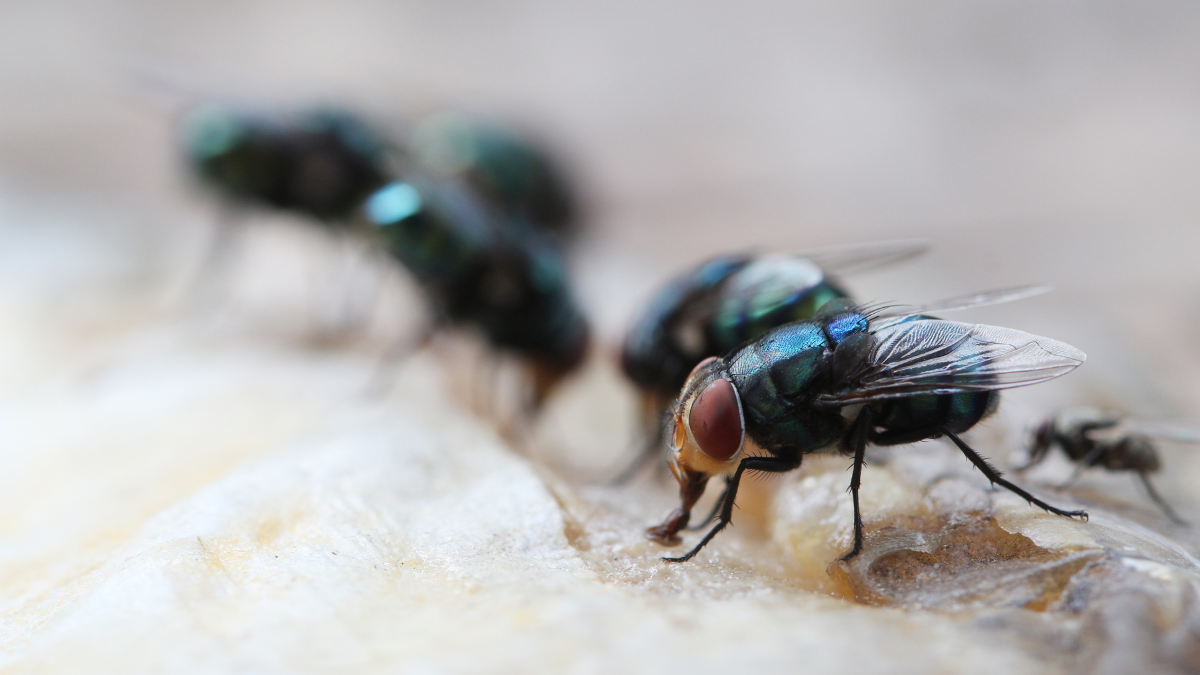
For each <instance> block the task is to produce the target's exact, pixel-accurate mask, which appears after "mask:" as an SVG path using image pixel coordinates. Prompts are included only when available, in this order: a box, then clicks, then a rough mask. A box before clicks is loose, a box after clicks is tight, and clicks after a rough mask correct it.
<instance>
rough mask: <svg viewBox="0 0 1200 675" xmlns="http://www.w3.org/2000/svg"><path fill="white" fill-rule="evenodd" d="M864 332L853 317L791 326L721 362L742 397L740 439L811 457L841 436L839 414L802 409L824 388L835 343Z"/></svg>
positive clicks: (861, 323)
mask: <svg viewBox="0 0 1200 675" xmlns="http://www.w3.org/2000/svg"><path fill="white" fill-rule="evenodd" d="M831 327H832V328H834V330H833V331H831V330H829V329H830V328H831ZM866 327H867V322H866V317H863V316H862V315H857V314H851V315H846V314H838V315H833V316H828V317H820V318H818V319H817V320H814V321H807V322H798V323H792V324H788V325H784V326H781V327H779V328H777V329H775V330H773V331H771V332H769V333H767V334H766V335H764V336H762V337H761V338H759V339H758V340H755V341H754V342H751V343H750V344H748V345H746V346H745V347H743V348H742V349H741V350H740V351H738V352H737V353H736V354H734V355H733V356H731V357H729V358H728V359H727V362H728V364H729V365H728V368H729V375H730V377H731V378H732V380H733V383H734V386H736V387H737V389H738V392H739V393H740V394H741V397H742V405H743V407H744V412H745V415H746V433H747V434H748V435H749V436H750V437H751V438H752V439H754V441H755V442H756V443H757V444H758V445H759V447H762V448H765V449H768V450H773V449H777V448H782V447H789V448H795V449H796V450H798V451H800V452H811V451H814V450H819V449H821V448H824V447H826V446H829V445H832V444H834V443H836V442H837V441H838V440H839V439H840V438H841V436H842V435H843V434H844V433H845V421H844V420H843V419H842V416H841V414H840V413H839V412H837V411H828V410H823V409H819V408H816V407H813V406H811V405H808V403H809V402H810V401H811V399H812V398H813V397H814V396H815V395H816V394H817V393H819V392H821V391H823V388H828V387H829V386H830V384H831V383H830V367H831V360H830V357H831V355H832V353H833V350H834V349H835V348H836V347H837V345H838V343H839V342H841V341H842V340H844V339H845V338H846V337H847V336H848V335H850V334H853V333H856V332H864V331H865V330H866Z"/></svg>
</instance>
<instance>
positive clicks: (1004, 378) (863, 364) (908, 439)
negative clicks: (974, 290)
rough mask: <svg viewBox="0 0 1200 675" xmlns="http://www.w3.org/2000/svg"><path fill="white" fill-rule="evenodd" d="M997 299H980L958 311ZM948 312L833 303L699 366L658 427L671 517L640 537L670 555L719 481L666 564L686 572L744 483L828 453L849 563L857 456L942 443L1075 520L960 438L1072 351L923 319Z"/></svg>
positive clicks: (1075, 356)
mask: <svg viewBox="0 0 1200 675" xmlns="http://www.w3.org/2000/svg"><path fill="white" fill-rule="evenodd" d="M1008 295H1011V293H1010V292H998V293H996V294H982V295H980V296H976V300H977V301H978V302H968V303H965V304H968V305H969V304H987V303H990V302H996V301H1000V300H1001V299H1003V298H1004V297H1005V296H1008ZM952 308H955V307H954V306H953V305H951V306H941V307H939V306H928V307H924V308H917V310H916V312H914V313H911V314H906V315H901V316H891V317H884V316H879V315H878V314H873V313H871V312H868V311H865V310H862V309H860V308H853V307H851V306H850V305H849V303H847V302H844V301H836V302H832V303H829V305H827V306H826V307H825V308H824V309H823V310H822V311H821V312H820V313H819V316H818V317H817V318H815V319H813V320H811V321H801V322H795V323H790V324H786V325H784V326H781V327H779V328H776V329H774V330H772V331H770V332H769V333H767V334H766V335H763V336H762V337H760V338H759V339H757V340H755V341H754V342H751V343H750V344H748V345H746V346H744V347H742V348H741V349H739V350H737V351H736V352H734V353H732V354H729V355H727V356H725V357H723V358H721V357H711V358H709V359H707V360H705V361H703V362H701V363H700V364H699V365H698V366H696V368H695V370H693V371H692V373H691V375H689V376H688V379H687V383H686V384H685V385H684V387H683V390H682V392H681V394H680V396H679V399H678V400H677V401H676V403H675V404H674V406H673V408H672V417H671V421H670V423H669V427H668V428H669V438H670V446H671V451H672V452H671V457H670V465H671V471H672V473H673V474H674V475H675V478H676V480H678V482H679V493H680V501H681V505H680V507H679V508H678V509H676V510H675V511H674V512H672V513H671V514H670V515H669V516H668V517H667V519H666V520H665V521H664V522H663V523H662V524H661V525H659V526H657V527H653V528H651V529H650V530H648V531H647V533H646V534H647V536H648V537H650V538H651V539H653V540H655V541H657V542H659V543H661V544H663V545H668V546H671V545H676V544H678V543H680V540H679V537H678V533H679V531H680V530H682V529H684V528H685V527H686V526H687V524H688V521H689V519H690V517H691V509H692V507H693V506H694V505H695V503H696V501H697V500H698V499H699V498H700V496H701V495H703V493H704V488H705V486H706V484H707V483H708V479H709V478H711V477H712V476H715V475H718V474H724V475H729V476H730V477H729V478H728V482H727V483H726V487H725V494H724V496H723V497H722V498H721V500H720V507H719V514H718V516H717V523H716V525H714V526H713V527H712V529H710V530H709V531H708V533H707V534H706V535H705V536H704V538H703V539H701V540H700V543H698V544H697V545H696V546H695V547H694V548H693V549H692V550H691V551H689V552H688V553H686V554H684V555H683V556H681V557H678V558H664V560H667V561H669V562H684V561H687V560H690V559H691V558H692V557H693V556H695V555H696V553H697V552H699V551H700V549H702V548H703V547H704V546H705V545H706V544H707V543H708V542H709V541H710V540H712V538H713V537H714V536H716V535H717V533H718V532H720V531H721V530H722V529H724V528H725V526H726V525H728V524H729V522H730V520H731V519H732V517H733V505H734V499H735V498H736V497H737V491H738V485H739V483H740V481H741V478H742V474H743V473H744V472H745V471H747V470H749V471H762V472H768V473H779V472H786V471H791V470H793V469H795V468H797V467H799V466H800V462H801V460H802V459H803V457H804V455H805V454H808V453H811V452H817V451H819V450H823V449H826V448H831V447H837V448H838V449H839V450H841V451H842V452H844V453H846V454H852V455H853V456H854V463H853V474H852V476H851V479H850V493H851V495H852V498H853V503H854V548H853V549H852V550H851V551H850V552H849V553H848V554H846V555H845V556H844V557H843V560H847V559H850V558H853V557H854V556H856V555H858V553H859V552H860V551H862V546H863V526H862V517H861V514H860V511H859V500H858V490H859V483H860V479H861V476H862V465H863V461H864V452H865V450H866V447H867V444H868V443H874V444H876V445H903V444H908V443H915V442H917V441H922V440H925V439H930V438H938V437H941V436H945V437H947V438H949V439H950V440H951V441H952V442H953V443H954V444H955V445H956V446H958V448H959V450H961V451H962V453H963V454H964V455H966V457H967V459H969V460H970V461H971V463H972V464H974V465H975V466H976V467H977V468H978V469H979V470H980V471H982V472H983V474H984V476H986V477H987V478H988V480H989V481H991V482H992V483H994V484H998V485H1001V486H1003V487H1005V488H1007V489H1009V490H1011V491H1012V492H1014V493H1016V494H1017V495H1019V496H1021V497H1023V498H1024V499H1026V500H1028V501H1029V503H1030V504H1033V505H1035V506H1038V507H1041V508H1043V509H1045V510H1047V511H1049V512H1051V513H1055V514H1058V515H1063V516H1080V517H1083V518H1086V517H1087V514H1086V513H1085V512H1084V511H1065V510H1062V509H1059V508H1056V507H1053V506H1051V505H1049V504H1047V503H1045V502H1043V501H1042V500H1040V499H1038V498H1037V497H1034V496H1033V495H1031V494H1030V493H1028V492H1026V491H1025V490H1023V489H1021V488H1020V487H1018V486H1016V485H1014V484H1013V483H1010V482H1009V481H1007V480H1005V479H1004V478H1002V477H1001V475H1000V472H999V471H997V470H996V469H995V468H993V467H992V466H991V465H990V464H989V463H988V462H987V460H985V459H984V458H983V457H981V456H980V455H979V454H978V453H977V452H976V451H975V450H973V449H971V447H970V446H968V445H967V444H966V443H964V442H963V441H962V439H960V438H959V434H961V433H963V432H965V431H967V430H968V429H970V428H971V427H973V426H974V425H975V424H977V423H978V422H979V421H980V420H981V419H983V418H984V417H985V416H986V415H988V414H989V413H990V412H992V411H993V410H994V409H995V407H996V405H997V404H998V402H999V394H998V393H997V390H999V389H1006V388H1010V387H1017V386H1022V385H1028V384H1035V383H1038V382H1044V381H1046V380H1049V379H1052V378H1055V377H1058V376H1060V375H1063V374H1065V373H1067V372H1069V371H1071V370H1072V369H1074V368H1075V367H1077V366H1078V365H1080V364H1081V363H1083V361H1084V358H1085V356H1084V354H1083V352H1081V351H1079V350H1078V349H1075V348H1074V347H1071V346H1070V345H1066V344H1063V343H1061V342H1058V341H1056V340H1051V339H1048V338H1042V337H1037V336H1035V335H1030V334H1028V333H1023V332H1021V331H1016V330H1011V329H1008V328H998V327H994V326H984V325H971V324H965V323H958V322H952V321H942V320H940V319H935V318H931V317H929V316H925V315H924V314H923V312H926V311H932V310H934V309H943V310H948V309H952Z"/></svg>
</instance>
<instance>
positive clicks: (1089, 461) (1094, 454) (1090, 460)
mask: <svg viewBox="0 0 1200 675" xmlns="http://www.w3.org/2000/svg"><path fill="white" fill-rule="evenodd" d="M1104 448H1105V446H1103V445H1097V446H1096V447H1094V448H1092V449H1091V450H1088V453H1087V454H1086V455H1084V456H1083V459H1081V460H1079V463H1078V464H1077V465H1076V466H1075V470H1074V471H1072V472H1071V477H1070V478H1068V479H1066V480H1065V481H1063V482H1062V483H1059V484H1058V486H1057V487H1056V488H1055V489H1057V490H1066V489H1067V488H1069V487H1071V486H1072V485H1074V484H1075V481H1077V480H1079V477H1080V476H1082V475H1083V471H1084V469H1087V468H1088V467H1090V466H1092V465H1093V464H1095V463H1096V460H1098V459H1100V455H1102V454H1104Z"/></svg>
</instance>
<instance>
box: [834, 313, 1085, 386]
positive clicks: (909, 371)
mask: <svg viewBox="0 0 1200 675" xmlns="http://www.w3.org/2000/svg"><path fill="white" fill-rule="evenodd" d="M871 333H872V335H873V336H874V337H875V340H876V344H875V346H874V348H873V350H872V352H871V356H870V357H869V358H868V359H867V362H866V363H865V364H864V366H863V367H862V368H860V369H859V370H858V372H856V373H853V374H851V375H850V376H849V377H848V380H849V381H848V382H847V383H845V386H844V387H843V388H842V389H840V390H839V389H835V390H834V391H833V392H832V393H830V394H827V395H824V396H821V397H820V400H821V401H822V402H826V403H831V404H838V405H849V404H853V403H867V402H870V401H876V400H882V399H888V398H902V397H907V396H915V395H922V394H957V393H964V392H975V391H986V390H991V389H1008V388H1011V387H1019V386H1023V385H1027V384H1036V383H1038V382H1044V381H1046V380H1049V379H1053V378H1055V377H1058V376H1059V375H1064V374H1066V373H1068V372H1070V371H1071V370H1072V369H1074V368H1075V367H1077V366H1079V364H1081V363H1083V361H1084V359H1086V358H1087V357H1086V356H1085V355H1084V353H1083V352H1081V351H1079V350H1078V349H1075V348H1074V347H1072V346H1071V345H1068V344H1065V343H1062V342H1059V341H1058V340H1051V339H1050V338H1044V337H1039V336H1037V335H1030V334H1029V333H1024V332H1022V331H1019V330H1012V329H1010V328H1000V327H997V326H984V325H975V324H968V323H958V322H955V321H941V320H938V319H926V318H920V317H908V318H905V319H900V320H896V319H893V320H889V321H884V322H879V323H876V324H874V325H872V327H871Z"/></svg>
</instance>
